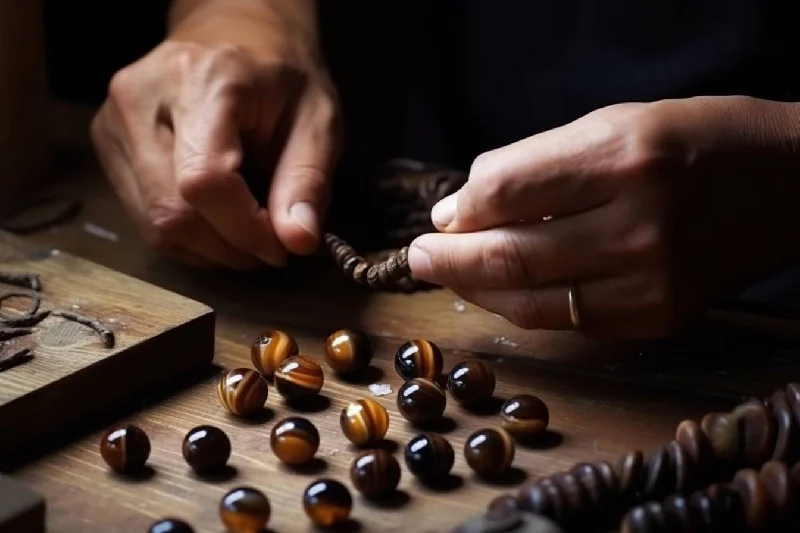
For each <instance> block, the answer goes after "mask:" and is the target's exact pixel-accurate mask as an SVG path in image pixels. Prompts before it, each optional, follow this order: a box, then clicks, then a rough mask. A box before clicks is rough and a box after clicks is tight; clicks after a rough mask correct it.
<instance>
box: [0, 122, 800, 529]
mask: <svg viewBox="0 0 800 533" xmlns="http://www.w3.org/2000/svg"><path fill="white" fill-rule="evenodd" d="M88 116H90V115H89V114H86V115H85V117H86V118H88ZM62 125H63V126H65V127H67V130H68V134H65V135H64V138H65V139H66V140H68V141H70V143H77V144H78V146H76V150H75V151H74V152H71V158H70V159H68V161H69V162H70V166H67V165H66V164H65V165H64V166H63V167H62V173H61V178H62V180H63V183H61V184H60V185H59V184H56V187H57V188H58V189H60V190H61V191H62V192H63V193H65V194H70V195H75V196H77V197H80V198H81V199H82V200H83V201H84V204H85V209H84V211H83V214H82V215H81V218H79V219H78V220H76V221H74V222H73V223H70V224H67V225H63V226H59V227H58V228H56V229H54V230H53V231H49V232H43V233H40V234H38V235H36V236H35V237H34V238H35V240H36V241H37V242H38V243H40V244H42V245H44V246H47V247H51V248H56V249H60V250H63V251H69V252H71V253H73V254H76V255H79V256H82V257H85V258H87V259H91V260H93V261H96V262H98V263H101V264H103V265H105V266H108V267H110V268H113V269H115V270H118V271H120V272H124V273H126V274H129V275H132V276H135V277H137V278H140V279H144V280H147V281H149V282H151V283H155V284H157V285H160V286H162V287H164V288H165V289H168V290H171V291H175V292H178V293H180V294H183V295H185V296H188V297H190V298H193V299H195V300H198V301H202V302H204V303H206V304H208V305H210V306H212V307H213V308H214V309H215V311H216V312H217V318H218V319H217V343H216V344H217V349H216V354H215V367H214V368H215V370H214V373H213V375H206V376H205V377H200V378H197V379H194V380H191V381H189V382H188V384H187V383H178V382H175V383H172V384H170V386H169V387H166V388H165V389H164V390H162V391H159V393H158V394H154V395H148V396H143V397H142V398H141V401H142V403H141V405H137V406H135V408H130V409H126V410H124V411H118V412H116V413H114V414H110V415H109V416H107V417H105V418H103V419H102V420H99V419H92V420H90V421H87V422H88V424H87V426H86V427H85V428H83V429H82V431H81V432H80V433H76V434H73V435H71V436H70V437H69V439H68V440H66V441H65V442H63V443H59V445H57V446H54V447H53V448H52V449H51V450H49V451H48V453H46V454H44V455H41V456H40V457H37V458H35V459H34V460H31V461H30V462H27V463H26V464H24V465H20V467H19V468H17V469H16V470H15V471H14V472H13V475H14V477H15V478H16V479H17V480H19V481H22V482H23V483H25V484H27V485H28V486H30V487H33V488H35V489H36V490H38V491H41V492H42V493H43V494H44V495H45V496H46V497H47V498H48V503H49V515H48V525H49V526H50V528H51V530H53V531H59V532H62V531H63V532H67V533H71V532H81V533H95V532H96V533H100V532H103V533H109V532H112V533H113V532H127V531H145V530H146V527H147V525H149V524H150V523H151V522H153V521H155V520H156V519H158V518H160V517H163V516H167V515H172V516H178V517H183V518H185V519H187V520H189V521H190V522H191V523H192V524H193V525H194V526H195V527H196V528H197V531H202V532H206V531H208V532H219V531H221V530H222V526H221V523H220V521H219V518H218V516H217V506H218V503H219V499H220V498H221V497H222V495H223V494H224V493H225V492H226V491H227V490H228V489H230V488H232V487H233V486H235V485H240V484H248V485H252V486H254V487H257V488H260V489H261V490H263V491H264V492H265V493H266V494H267V495H268V496H269V498H270V500H271V501H272V504H273V514H274V517H273V519H272V521H271V523H270V526H271V528H272V529H273V530H274V531H276V532H277V531H293V532H294V531H310V530H313V528H311V526H310V525H309V523H308V520H307V519H306V517H305V515H304V514H303V510H302V506H301V502H300V498H301V493H302V490H303V489H304V488H305V486H307V485H308V484H309V483H310V482H311V481H312V480H313V479H315V478H316V477H318V476H330V477H334V478H336V479H339V480H341V481H343V482H345V483H346V484H347V485H348V486H351V485H350V483H349V479H348V472H347V469H348V468H349V465H350V462H351V461H352V458H353V457H354V455H355V450H353V449H352V448H351V447H350V446H349V444H347V441H346V440H345V438H344V436H343V435H342V434H341V430H340V429H339V426H338V417H339V411H340V410H341V408H342V407H343V406H344V405H345V404H346V402H348V401H350V400H353V399H356V398H359V397H372V396H371V393H370V392H369V391H368V388H367V387H368V385H369V384H370V383H373V382H378V383H389V384H390V385H391V386H392V389H393V394H392V396H387V397H382V398H378V401H380V402H381V403H382V404H383V405H384V406H385V407H386V408H387V410H388V411H389V415H390V418H391V422H390V427H389V432H388V438H389V439H390V441H392V442H394V443H396V445H397V446H398V448H399V449H398V450H397V451H396V452H395V453H396V454H398V458H399V457H400V456H399V454H400V453H402V446H404V445H405V443H406V442H407V441H408V440H409V439H410V438H411V437H412V436H413V435H414V434H415V430H414V429H413V428H411V427H410V426H409V425H408V424H407V423H406V422H405V421H404V420H403V419H402V418H401V417H400V416H399V414H398V411H397V408H396V406H395V398H394V394H396V391H397V389H398V386H399V384H400V379H399V377H398V376H396V374H395V373H394V370H393V368H392V356H393V354H394V351H395V350H396V349H397V347H399V346H400V344H401V343H402V342H404V341H405V340H408V339H411V338H425V339H429V340H431V341H434V342H436V343H437V344H438V345H439V346H440V347H441V348H442V351H443V353H444V356H445V368H446V369H449V368H450V367H451V366H452V365H453V364H455V363H456V362H458V361H460V360H463V359H467V358H470V357H481V358H482V359H483V360H485V361H488V363H489V364H490V365H491V366H492V368H493V369H495V371H496V373H497V378H498V387H497V393H496V395H497V396H498V397H499V398H507V397H509V396H510V395H512V394H515V393H518V392H526V393H532V394H536V395H538V396H540V397H541V398H542V399H543V400H545V401H546V402H547V404H548V407H549V408H550V411H551V428H552V431H553V432H552V433H551V434H550V435H551V436H550V437H548V439H547V440H546V442H545V444H546V445H543V446H542V447H540V448H538V449H527V448H520V449H519V450H518V453H517V457H516V460H515V463H514V467H515V468H516V469H518V470H515V471H514V472H515V473H514V474H512V475H511V476H510V477H509V478H508V479H506V482H507V484H506V486H498V485H496V484H488V483H486V482H483V481H480V480H477V479H475V478H474V477H473V476H472V475H471V473H470V471H469V469H468V468H467V466H466V464H465V462H464V460H463V452H462V446H463V443H464V441H465V439H466V438H467V436H468V435H469V433H470V432H472V431H474V430H476V429H478V428H480V427H485V426H496V425H498V419H497V416H496V415H495V414H491V413H490V414H483V415H477V414H472V413H468V412H465V411H463V410H461V409H459V408H458V407H457V406H456V405H455V404H454V402H452V401H449V402H448V403H449V405H448V407H447V410H446V412H445V414H446V416H447V419H448V422H446V423H445V424H443V425H442V426H441V427H440V428H439V429H441V430H443V434H444V435H445V436H446V437H447V438H448V439H450V441H451V442H452V444H453V446H454V447H455V449H456V464H455V467H454V473H455V475H456V476H457V478H458V481H456V482H455V483H454V485H453V487H452V489H451V490H448V491H432V490H430V489H425V488H423V487H421V486H419V485H418V484H417V483H416V482H415V481H414V479H413V478H412V477H411V476H410V475H409V473H408V471H407V469H406V468H405V465H402V467H403V475H402V479H401V482H400V489H401V490H402V491H403V493H404V494H405V497H402V498H399V499H396V501H395V502H394V504H395V505H394V506H389V507H388V508H383V507H376V506H374V505H370V504H367V503H365V502H364V501H363V500H362V499H361V498H360V497H356V498H355V501H356V505H355V509H354V514H353V517H354V519H355V520H356V521H357V523H358V524H360V530H361V531H365V532H366V531H409V524H410V523H413V524H414V531H447V530H448V529H449V528H450V527H451V526H453V525H455V524H456V523H457V522H459V521H461V520H463V519H466V518H467V517H468V516H471V515H472V514H474V513H476V512H477V511H479V510H480V509H482V508H483V506H485V504H486V503H487V501H488V500H489V499H490V498H492V497H493V496H495V495H497V494H500V493H504V492H507V491H513V490H514V489H515V488H516V486H517V485H518V484H519V483H520V482H522V481H523V478H525V479H533V478H535V477H537V476H540V475H545V474H549V473H552V472H555V471H558V470H563V469H566V468H567V467H569V466H570V465H572V464H573V463H574V462H576V461H583V460H590V459H597V458H602V459H608V460H612V461H613V460H616V458H617V457H618V456H619V455H620V454H621V453H622V452H623V451H626V450H628V449H631V448H640V449H642V450H644V451H647V450H650V449H652V448H654V447H656V446H658V445H660V444H663V443H665V442H666V441H667V440H669V439H670V438H671V437H672V436H673V433H674V430H675V427H676V425H677V424H678V422H680V420H682V419H684V418H694V419H699V417H700V416H701V415H702V414H704V413H705V412H709V411H715V410H724V409H727V408H729V407H732V406H733V405H734V404H735V403H736V402H737V401H738V400H739V399H740V398H741V397H742V396H744V395H748V394H766V393H768V392H769V391H770V390H771V389H772V388H773V387H776V386H780V385H782V384H784V383H785V382H786V381H790V380H793V379H796V376H797V375H798V374H800V356H798V353H800V352H798V349H797V346H796V343H793V342H791V341H792V339H793V338H794V339H796V338H797V332H798V331H800V328H798V327H797V323H796V322H795V321H786V322H781V324H780V332H781V335H780V336H779V339H780V342H776V340H775V339H776V337H775V336H774V335H772V334H769V335H765V334H764V333H763V331H765V330H767V329H770V327H763V326H764V324H759V325H758V327H755V328H753V327H752V321H743V320H739V319H737V320H736V321H732V320H730V317H728V316H726V317H712V318H714V320H713V321H708V322H704V323H702V324H699V325H698V326H697V328H695V329H694V330H692V331H690V332H687V334H686V335H685V336H682V337H680V338H675V339H670V340H669V341H663V342H657V343H646V344H642V343H619V342H612V341H605V340H598V339H587V338H583V337H581V336H579V335H575V334H572V333H557V332H541V331H524V330H520V329H519V328H516V327H514V326H512V325H510V324H508V323H507V322H506V321H504V320H503V319H501V318H499V317H496V316H494V315H491V314H490V313H486V312H484V311H482V310H480V309H477V308H475V307H473V306H470V305H468V304H464V303H463V302H460V301H459V300H458V299H457V298H456V297H455V296H454V295H453V294H452V293H450V292H449V291H444V290H437V291H431V292H427V293H419V294H414V295H401V294H378V293H371V292H367V291H363V290H360V289H358V288H356V287H354V286H352V285H351V284H350V283H348V282H346V281H345V280H343V279H342V278H341V276H340V275H339V274H338V273H337V272H336V271H335V269H333V268H331V265H330V263H328V262H327V261H326V260H325V259H324V258H323V259H321V260H320V259H316V258H308V259H302V260H298V261H296V262H294V263H293V264H292V265H291V268H289V269H287V270H285V271H266V272H260V273H254V274H250V275H242V274H226V273H219V272H200V271H195V270H192V269H188V268H184V267H181V266H177V265H175V264H173V263H170V262H167V261H165V260H163V259H159V258H157V257H155V256H154V255H153V254H151V253H150V252H149V251H148V250H146V249H145V248H144V247H143V246H142V244H141V242H140V241H139V239H138V238H137V236H136V232H135V230H134V228H133V226H132V224H131V222H130V220H129V219H128V218H127V217H126V216H124V214H123V211H122V209H121V207H120V204H119V202H118V201H117V200H116V199H115V197H114V196H113V193H112V192H111V190H110V188H109V187H108V186H107V185H106V184H105V182H104V181H103V179H102V177H101V175H100V173H99V171H98V169H97V167H96V166H95V165H94V162H93V160H92V158H91V156H90V155H88V154H89V152H87V151H86V148H87V145H88V143H87V140H86V139H85V138H84V137H81V135H80V132H82V131H84V127H85V126H84V125H82V124H81V122H80V121H77V120H67V118H66V117H65V120H64V122H63V123H62ZM87 131H88V129H87ZM75 132H77V133H75ZM70 145H71V144H70ZM87 221H88V222H93V223H95V224H98V225H101V226H102V227H104V228H107V229H109V230H111V231H114V232H116V233H117V234H118V235H119V240H118V241H116V242H113V241H108V240H104V239H100V238H97V237H95V236H92V235H89V234H87V233H86V232H85V231H83V224H84V222H87ZM734 322H736V323H734ZM731 324H734V325H731ZM273 327H276V328H282V329H284V330H286V331H288V332H290V333H292V334H293V335H295V336H296V338H297V340H298V343H299V345H300V353H301V354H304V355H308V356H310V357H313V358H315V359H317V360H318V361H319V362H321V363H322V364H323V368H324V369H325V379H326V381H325V385H324V386H323V389H322V395H323V396H324V397H325V398H327V399H328V400H329V405H327V402H323V403H321V404H320V405H319V406H318V409H319V410H318V411H316V412H309V413H304V416H307V417H308V418H309V419H311V420H312V421H313V422H314V423H315V424H316V425H317V427H318V428H319V431H320V436H321V444H320V450H319V458H320V459H321V461H320V462H318V463H317V465H318V469H317V470H314V469H311V470H306V471H300V472H297V471H293V470H290V469H288V468H286V467H284V466H282V465H281V464H280V463H279V462H278V460H277V459H276V458H275V456H274V455H273V454H272V453H271V451H270V449H269V431H270V430H271V428H272V427H273V425H274V424H275V423H276V422H277V421H278V420H279V419H280V418H282V417H284V416H288V415H290V414H296V412H294V411H292V410H291V409H289V408H288V407H287V406H286V405H284V403H283V402H282V400H281V398H280V397H279V396H278V395H277V394H276V393H275V390H274V388H271V390H270V397H269V399H268V400H267V408H268V409H267V410H266V411H265V414H264V415H263V416H262V417H261V418H259V419H257V420H255V421H244V420H240V419H237V418H235V417H232V416H230V415H229V414H228V413H227V412H226V411H225V410H224V409H223V408H222V406H221V405H220V404H219V401H218V400H217V398H216V392H215V387H216V380H217V379H218V376H219V375H220V373H221V372H222V371H223V370H224V369H231V368H235V367H238V366H245V367H249V366H250V359H249V346H250V342H251V341H252V340H253V339H255V338H256V336H257V335H258V334H259V333H260V332H261V331H262V330H264V329H268V328H273ZM343 327H352V328H359V329H363V330H366V331H367V332H369V333H370V334H371V335H372V336H373V338H374V339H375V340H376V350H377V353H376V357H375V358H374V360H373V365H374V366H375V367H376V368H377V370H373V371H372V372H371V374H370V375H369V379H365V380H363V382H359V383H345V382H343V381H341V380H340V379H338V378H336V377H335V375H334V374H333V373H332V372H331V371H330V370H329V369H328V367H327V366H326V365H325V364H324V363H323V361H324V359H323V349H324V342H325V338H326V336H327V335H328V334H329V333H331V332H332V331H334V330H336V329H339V328H343ZM787 333H790V334H787ZM115 422H134V423H137V424H139V425H141V426H142V427H143V428H144V429H145V430H146V431H147V432H148V433H149V435H150V437H151V440H152V443H153V452H152V455H151V460H150V466H151V467H152V469H153V470H152V477H149V478H145V479H139V480H135V481H128V480H122V479H120V478H118V477H116V476H114V475H111V474H110V473H109V471H108V469H107V468H106V466H105V465H104V464H103V462H102V460H101V458H100V455H99V447H98V444H99V438H100V435H101V434H102V432H103V431H104V430H105V429H106V427H107V426H108V425H109V424H111V423H115ZM200 424H214V425H217V426H218V427H220V428H222V429H223V430H225V431H226V432H227V433H228V435H229V436H230V438H231V441H232V444H233V454H232V458H231V465H232V466H233V467H234V468H235V469H236V470H235V476H234V477H232V478H223V479H218V480H200V479H197V478H195V477H194V475H193V474H191V473H190V469H189V467H188V466H187V465H186V464H185V463H184V461H183V458H182V456H181V443H182V440H183V437H184V436H185V434H186V433H187V432H188V431H189V430H190V429H191V428H193V427H194V426H197V425H200ZM401 464H402V461H401ZM406 500H407V501H406ZM353 529H354V530H356V529H358V528H357V527H355V526H354V528H353Z"/></svg>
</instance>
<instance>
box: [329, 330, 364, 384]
mask: <svg viewBox="0 0 800 533" xmlns="http://www.w3.org/2000/svg"><path fill="white" fill-rule="evenodd" d="M325 359H326V361H327V362H328V366H330V367H331V368H332V369H333V371H334V372H336V373H337V374H340V375H342V376H347V375H351V374H356V373H358V372H360V371H362V370H364V369H365V368H366V367H367V366H368V365H369V363H370V361H372V341H371V340H370V338H369V337H368V336H367V334H366V333H363V332H361V331H357V330H353V329H340V330H338V331H335V332H333V333H331V334H330V335H329V336H328V338H327V339H326V341H325Z"/></svg>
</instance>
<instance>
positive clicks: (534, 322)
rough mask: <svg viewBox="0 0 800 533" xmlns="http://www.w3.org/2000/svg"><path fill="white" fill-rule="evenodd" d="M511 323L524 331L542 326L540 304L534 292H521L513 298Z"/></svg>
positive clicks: (510, 314)
mask: <svg viewBox="0 0 800 533" xmlns="http://www.w3.org/2000/svg"><path fill="white" fill-rule="evenodd" d="M506 318H508V320H509V322H511V323H512V324H514V325H515V326H518V327H520V328H523V329H535V328H538V327H540V326H541V323H542V319H541V311H540V309H539V302H538V301H537V299H536V295H535V293H534V292H533V291H521V292H518V293H517V294H515V295H514V296H513V297H512V298H511V302H510V309H509V314H508V316H507V317H506Z"/></svg>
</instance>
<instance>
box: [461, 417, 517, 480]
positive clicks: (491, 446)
mask: <svg viewBox="0 0 800 533" xmlns="http://www.w3.org/2000/svg"><path fill="white" fill-rule="evenodd" d="M515 450H516V447H515V446H514V440H513V439H512V438H511V436H510V435H509V434H508V433H506V431H505V430H502V429H492V428H489V429H480V430H478V431H476V432H475V433H473V434H472V435H470V436H469V437H467V440H466V442H465V443H464V459H465V460H466V461H467V465H469V467H470V468H471V469H472V470H473V471H474V472H475V473H476V474H478V475H480V476H497V475H500V474H502V473H503V472H505V471H506V470H508V468H509V467H510V466H511V463H512V462H514V452H515Z"/></svg>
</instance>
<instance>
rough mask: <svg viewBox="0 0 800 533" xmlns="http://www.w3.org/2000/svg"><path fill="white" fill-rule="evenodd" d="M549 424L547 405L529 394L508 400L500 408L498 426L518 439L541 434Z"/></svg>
mask: <svg viewBox="0 0 800 533" xmlns="http://www.w3.org/2000/svg"><path fill="white" fill-rule="evenodd" d="M549 422H550V411H549V410H548V409H547V405H545V403H544V402H543V401H542V400H540V399H539V398H537V397H536V396H533V395H531V394H519V395H517V396H514V397H512V398H509V399H508V400H507V401H506V402H505V403H504V404H503V407H501V408H500V425H501V426H502V427H503V429H505V430H506V431H508V432H509V433H511V435H513V436H514V437H516V438H518V439H526V438H530V437H533V436H534V435H538V434H540V433H542V432H543V431H544V430H545V429H547V424H548V423H549Z"/></svg>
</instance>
